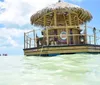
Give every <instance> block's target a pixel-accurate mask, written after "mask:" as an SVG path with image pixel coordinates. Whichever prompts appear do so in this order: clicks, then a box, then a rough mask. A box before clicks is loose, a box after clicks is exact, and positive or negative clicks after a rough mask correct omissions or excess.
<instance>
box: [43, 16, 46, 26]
mask: <svg viewBox="0 0 100 85" xmlns="http://www.w3.org/2000/svg"><path fill="white" fill-rule="evenodd" d="M43 21H44V27H45V26H46V15H44V20H43Z"/></svg>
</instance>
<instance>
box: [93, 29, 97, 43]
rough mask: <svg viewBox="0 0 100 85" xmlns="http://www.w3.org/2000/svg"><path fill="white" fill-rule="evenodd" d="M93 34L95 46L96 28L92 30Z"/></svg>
mask: <svg viewBox="0 0 100 85" xmlns="http://www.w3.org/2000/svg"><path fill="white" fill-rule="evenodd" d="M93 33H94V44H95V45H96V28H95V27H94V28H93Z"/></svg>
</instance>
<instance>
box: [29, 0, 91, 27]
mask: <svg viewBox="0 0 100 85" xmlns="http://www.w3.org/2000/svg"><path fill="white" fill-rule="evenodd" d="M54 10H57V11H59V10H64V11H66V12H70V13H71V12H75V13H77V14H78V17H79V18H80V19H81V20H82V21H83V22H87V21H90V20H91V19H92V15H91V14H90V13H89V12H88V11H87V10H85V9H83V8H81V7H80V6H77V5H74V4H70V3H66V2H57V3H56V4H52V5H49V6H48V7H46V8H44V9H42V10H40V11H38V12H37V13H35V14H33V15H32V16H31V19H30V20H31V24H35V25H41V24H39V23H36V20H38V19H39V18H40V17H43V15H45V14H47V13H49V12H53V11H54ZM80 15H81V17H82V18H83V17H86V18H85V19H84V20H83V19H82V18H81V17H80Z"/></svg>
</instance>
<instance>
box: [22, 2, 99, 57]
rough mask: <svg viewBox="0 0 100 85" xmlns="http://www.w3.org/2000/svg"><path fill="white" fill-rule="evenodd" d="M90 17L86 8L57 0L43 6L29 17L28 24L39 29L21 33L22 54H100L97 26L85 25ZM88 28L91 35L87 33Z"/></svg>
mask: <svg viewBox="0 0 100 85" xmlns="http://www.w3.org/2000/svg"><path fill="white" fill-rule="evenodd" d="M92 18H93V16H92V14H91V13H90V12H89V11H87V10H85V9H83V8H81V7H80V6H78V5H74V4H71V3H67V2H63V1H61V0H59V1H58V2H57V3H55V4H52V5H49V6H48V7H45V8H44V9H42V10H40V11H38V12H36V13H35V14H33V15H32V16H31V17H30V21H31V24H32V25H34V26H36V27H41V28H40V29H32V30H31V31H29V32H25V33H24V49H23V50H24V55H26V56H53V55H54V56H56V55H61V54H73V53H95V54H97V53H100V45H99V44H97V39H100V38H99V37H98V38H97V36H96V31H97V29H96V28H95V27H90V26H88V25H87V23H88V22H90V21H91V20H92ZM89 28H91V30H92V32H93V34H92V35H89V32H87V30H88V29H89ZM37 31H40V34H41V36H40V34H39V33H37Z"/></svg>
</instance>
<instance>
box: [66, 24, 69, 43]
mask: <svg viewBox="0 0 100 85" xmlns="http://www.w3.org/2000/svg"><path fill="white" fill-rule="evenodd" d="M66 34H67V44H69V40H68V37H69V36H68V27H67V26H66Z"/></svg>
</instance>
